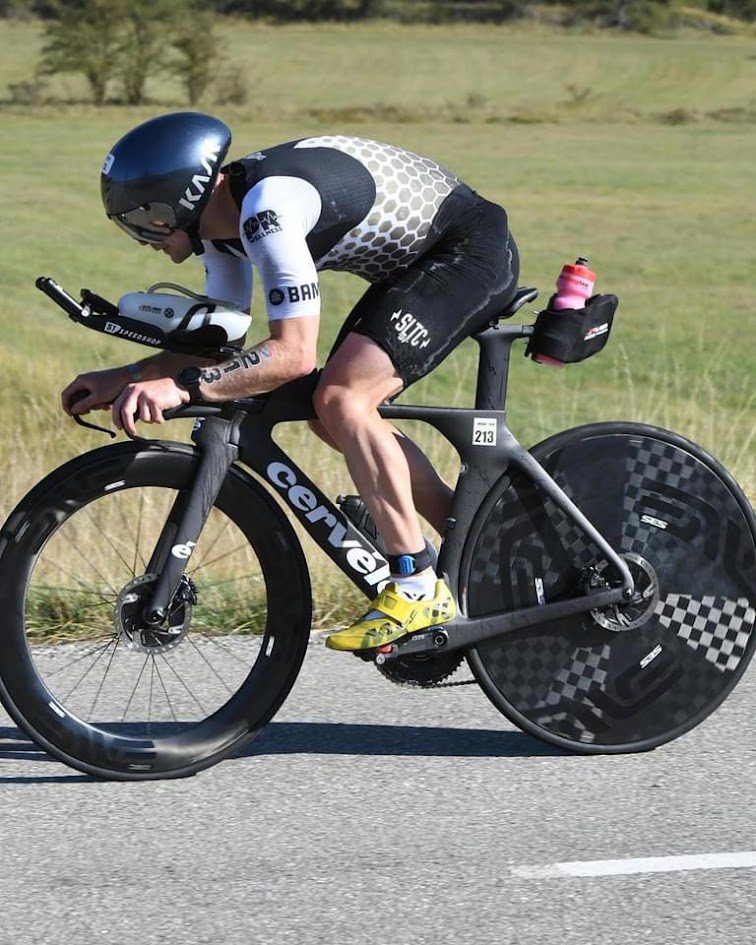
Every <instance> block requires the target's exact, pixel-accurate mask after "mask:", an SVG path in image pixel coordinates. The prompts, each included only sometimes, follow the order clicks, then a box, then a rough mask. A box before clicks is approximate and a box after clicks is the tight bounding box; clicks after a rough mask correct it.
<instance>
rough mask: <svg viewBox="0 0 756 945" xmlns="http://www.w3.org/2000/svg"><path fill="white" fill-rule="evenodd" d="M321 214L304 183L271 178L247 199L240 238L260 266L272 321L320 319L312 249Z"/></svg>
mask: <svg viewBox="0 0 756 945" xmlns="http://www.w3.org/2000/svg"><path fill="white" fill-rule="evenodd" d="M320 210H321V200H320V194H319V193H318V191H317V190H316V189H315V187H313V185H312V184H310V183H309V182H308V181H306V180H302V179H301V178H300V177H284V176H280V177H266V178H264V179H263V180H261V181H259V183H257V184H255V186H254V187H253V188H252V189H251V190H250V191H249V193H248V194H247V195H246V196H245V197H244V201H243V203H242V207H241V217H240V220H239V235H240V236H241V239H242V243H243V244H244V249H245V250H246V253H247V255H248V256H249V258H250V259H251V260H252V262H253V263H254V264H255V266H257V270H258V273H259V275H260V280H261V282H262V285H263V289H264V291H265V301H266V304H267V309H268V318H269V319H270V320H271V321H275V320H277V319H280V318H295V317H297V316H301V315H319V314H320V286H319V283H318V273H317V271H316V269H315V263H314V261H313V258H312V254H311V253H310V250H309V247H308V246H307V234H308V233H309V232H310V230H312V228H313V227H314V226H315V224H316V223H317V222H318V219H319V217H320Z"/></svg>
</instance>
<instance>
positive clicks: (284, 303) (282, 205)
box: [200, 177, 320, 401]
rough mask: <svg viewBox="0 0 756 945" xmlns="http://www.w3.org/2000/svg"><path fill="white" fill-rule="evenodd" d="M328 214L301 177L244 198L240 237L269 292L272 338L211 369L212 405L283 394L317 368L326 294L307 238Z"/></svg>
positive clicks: (207, 375) (207, 382)
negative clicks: (323, 213) (322, 292)
mask: <svg viewBox="0 0 756 945" xmlns="http://www.w3.org/2000/svg"><path fill="white" fill-rule="evenodd" d="M319 216H320V196H319V195H318V192H317V190H315V188H314V187H313V186H312V184H309V183H307V181H304V180H301V179H299V178H295V177H268V178H265V179H264V180H262V181H260V182H259V183H258V184H257V185H256V186H255V187H253V188H252V189H251V190H250V192H249V193H248V194H247V195H246V197H245V198H244V202H243V204H242V208H241V215H240V228H239V229H240V237H241V240H242V244H243V245H244V249H245V251H246V253H247V256H248V257H249V258H250V259H251V260H252V262H253V263H254V265H255V266H256V268H257V271H258V274H259V276H260V281H261V283H262V288H263V291H264V293H265V299H266V303H267V310H268V320H269V325H270V336H269V337H268V338H266V339H265V341H262V342H260V343H259V344H257V345H255V346H254V347H252V348H250V349H249V350H247V351H245V352H243V353H242V354H240V355H239V356H238V357H236V358H232V359H230V360H229V361H226V362H225V363H223V364H219V365H217V366H214V367H212V368H208V369H207V370H206V371H205V372H204V375H203V380H202V382H201V384H200V393H201V394H202V396H203V397H204V398H205V399H207V400H210V401H212V400H230V399H233V398H235V397H244V396H247V395H250V394H259V393H263V392H266V391H270V390H275V388H276V387H280V386H281V385H282V384H285V383H286V382H287V381H290V380H293V379H294V378H296V377H302V376H303V375H305V374H309V373H310V371H312V370H314V368H315V365H316V361H317V339H318V326H319V323H320V289H319V284H318V274H317V271H316V269H315V263H314V261H313V258H312V254H311V253H310V250H309V247H308V246H307V234H308V233H309V232H310V230H311V229H312V227H313V226H315V224H316V223H317V220H318V217H319Z"/></svg>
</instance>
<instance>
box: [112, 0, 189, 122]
mask: <svg viewBox="0 0 756 945" xmlns="http://www.w3.org/2000/svg"><path fill="white" fill-rule="evenodd" d="M185 12H186V6H185V4H184V3H183V2H182V0H129V2H128V3H126V4H125V8H124V10H123V22H122V34H121V35H122V39H121V46H120V48H119V50H118V67H117V70H116V72H117V75H118V77H119V78H120V80H121V83H122V86H123V93H124V99H125V101H126V103H127V104H128V105H141V104H142V102H144V97H145V86H146V83H147V79H148V78H149V77H150V76H151V75H153V74H154V73H155V72H158V71H159V70H160V69H161V68H162V67H163V66H164V65H165V63H166V55H165V53H166V49H165V46H166V45H167V44H166V43H165V40H166V37H167V36H168V35H169V34H170V33H172V31H173V29H174V28H176V27H177V25H178V24H179V23H181V22H183V19H184V15H185Z"/></svg>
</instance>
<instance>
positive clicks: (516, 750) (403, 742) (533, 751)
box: [0, 722, 570, 784]
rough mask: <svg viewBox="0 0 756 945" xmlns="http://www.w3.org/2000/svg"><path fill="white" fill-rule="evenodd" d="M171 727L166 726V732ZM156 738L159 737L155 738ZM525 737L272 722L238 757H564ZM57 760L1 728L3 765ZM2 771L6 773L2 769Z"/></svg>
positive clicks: (24, 779) (11, 780) (14, 779)
mask: <svg viewBox="0 0 756 945" xmlns="http://www.w3.org/2000/svg"><path fill="white" fill-rule="evenodd" d="M170 729H171V726H166V732H165V733H164V734H167V733H168V731H170ZM156 734H157V733H156ZM565 754H570V753H569V752H565V751H562V750H561V749H559V748H556V747H554V746H552V745H547V744H546V743H544V742H539V741H538V740H537V739H535V738H531V737H530V736H529V735H526V734H525V733H523V732H498V731H495V730H490V729H484V730H476V729H467V728H431V727H428V726H419V725H349V724H340V723H337V722H271V723H270V724H269V725H268V726H267V727H266V728H265V729H263V731H262V732H261V733H260V735H259V736H258V737H257V738H256V739H255V740H254V741H252V742H250V743H249V744H248V745H245V747H244V748H243V749H242V750H241V751H240V752H238V753H237V754H236V755H235V756H234V757H235V758H251V757H254V756H263V755H370V756H373V757H381V756H393V755H408V756H416V757H427V758H535V757H542V756H548V755H565ZM2 759H8V760H14V761H46V762H54V761H55V759H54V758H53V757H52V756H51V755H48V754H47V753H46V752H44V751H42V749H41V748H39V747H38V746H37V745H35V744H34V743H33V742H30V741H29V740H28V739H27V738H26V736H25V735H24V734H23V733H22V732H21V731H20V730H19V729H17V728H15V727H13V726H6V727H0V762H1V761H2ZM0 770H1V769H0ZM96 780H97V779H96V778H92V777H89V776H88V775H85V774H79V775H76V774H70V775H39V776H35V775H26V776H24V775H17V776H9V777H3V776H2V774H0V784H28V783H34V784H45V783H54V782H58V781H60V782H71V781H96Z"/></svg>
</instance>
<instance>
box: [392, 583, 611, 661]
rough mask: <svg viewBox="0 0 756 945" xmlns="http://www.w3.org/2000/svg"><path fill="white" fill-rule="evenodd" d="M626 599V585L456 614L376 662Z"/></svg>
mask: <svg viewBox="0 0 756 945" xmlns="http://www.w3.org/2000/svg"><path fill="white" fill-rule="evenodd" d="M625 599H626V597H625V592H624V590H623V588H621V587H617V588H612V589H611V590H608V591H599V592H598V593H596V594H586V595H583V596H582V597H573V598H570V599H569V600H560V601H554V602H553V603H551V604H543V605H541V606H540V607H526V608H524V609H522V610H512V611H510V612H509V613H505V614H491V615H489V616H487V617H472V618H468V617H463V616H457V617H455V618H454V620H450V621H449V622H448V623H444V624H440V625H439V626H438V627H430V628H429V629H428V630H423V631H421V632H419V633H413V634H411V635H409V636H407V637H404V639H402V640H400V641H399V642H398V643H396V644H394V645H393V647H392V649H391V650H390V651H388V652H379V653H377V654H376V657H375V659H376V662H379V661H380V662H381V663H383V662H387V661H389V660H394V659H397V657H399V656H410V655H412V654H415V653H438V652H440V651H442V650H443V651H444V652H445V653H448V652H451V651H452V650H460V649H467V648H469V647H473V646H477V644H479V643H484V642H485V641H486V640H493V639H494V638H495V637H500V636H502V635H503V634H505V633H512V632H513V631H515V630H523V629H525V628H526V627H537V626H539V625H540V624H543V623H548V622H549V621H551V620H559V619H560V618H562V617H572V616H574V615H575V614H584V613H588V611H589V610H596V609H597V608H600V607H608V606H610V605H611V604H619V603H620V602H622V601H623V600H625ZM381 657H382V659H381Z"/></svg>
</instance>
